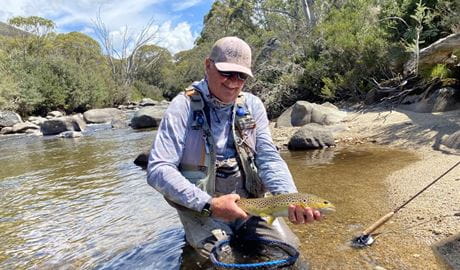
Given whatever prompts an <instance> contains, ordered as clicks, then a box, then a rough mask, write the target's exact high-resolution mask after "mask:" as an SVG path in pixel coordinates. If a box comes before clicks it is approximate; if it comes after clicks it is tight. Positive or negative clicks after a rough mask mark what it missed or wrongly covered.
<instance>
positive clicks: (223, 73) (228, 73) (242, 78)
mask: <svg viewBox="0 0 460 270" xmlns="http://www.w3.org/2000/svg"><path fill="white" fill-rule="evenodd" d="M217 71H218V72H219V74H220V76H222V77H225V78H228V79H230V78H232V77H233V76H236V78H238V80H240V81H246V80H247V79H248V77H249V76H248V75H247V74H244V73H241V72H234V71H220V70H217Z"/></svg>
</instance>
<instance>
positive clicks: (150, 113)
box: [131, 106, 166, 129]
mask: <svg viewBox="0 0 460 270" xmlns="http://www.w3.org/2000/svg"><path fill="white" fill-rule="evenodd" d="M165 110H166V107H165V106H147V107H143V108H142V109H140V110H138V111H136V112H135V113H134V116H133V118H132V119H131V127H132V128H134V129H140V128H152V127H158V125H159V124H160V121H161V119H162V118H163V114H164V112H165Z"/></svg>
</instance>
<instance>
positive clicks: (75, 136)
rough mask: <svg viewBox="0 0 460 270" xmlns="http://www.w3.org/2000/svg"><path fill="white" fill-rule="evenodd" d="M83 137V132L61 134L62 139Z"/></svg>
mask: <svg viewBox="0 0 460 270" xmlns="http://www.w3.org/2000/svg"><path fill="white" fill-rule="evenodd" d="M81 136H83V135H82V134H81V132H78V131H64V132H62V133H59V137H61V138H79V137H81Z"/></svg>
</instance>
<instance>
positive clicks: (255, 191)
mask: <svg viewBox="0 0 460 270" xmlns="http://www.w3.org/2000/svg"><path fill="white" fill-rule="evenodd" d="M235 105H236V106H234V108H233V125H232V131H233V138H234V140H235V148H236V151H237V152H238V156H239V159H240V163H241V164H240V165H241V168H242V169H243V173H244V186H245V189H246V191H247V192H248V193H249V194H250V196H251V197H256V198H258V197H263V195H264V193H265V189H264V186H263V184H262V180H261V179H260V177H259V174H258V173H257V167H256V164H255V156H254V155H255V154H256V150H255V149H252V148H251V147H250V146H249V145H248V144H247V143H246V142H245V140H246V137H245V136H246V134H245V133H244V130H245V129H251V128H255V121H254V119H253V118H252V116H251V115H250V112H249V110H248V109H247V107H246V103H245V98H244V94H243V93H240V95H239V96H238V97H237V99H236V102H235Z"/></svg>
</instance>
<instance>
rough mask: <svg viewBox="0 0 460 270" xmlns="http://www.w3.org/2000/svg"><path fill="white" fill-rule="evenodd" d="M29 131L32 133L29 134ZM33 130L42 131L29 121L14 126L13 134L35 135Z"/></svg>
mask: <svg viewBox="0 0 460 270" xmlns="http://www.w3.org/2000/svg"><path fill="white" fill-rule="evenodd" d="M28 130H32V131H29V132H27V131H28ZM33 130H40V127H39V126H38V125H35V124H33V123H31V122H28V121H27V122H24V123H17V124H15V125H14V126H13V133H33V132H34V131H33Z"/></svg>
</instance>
